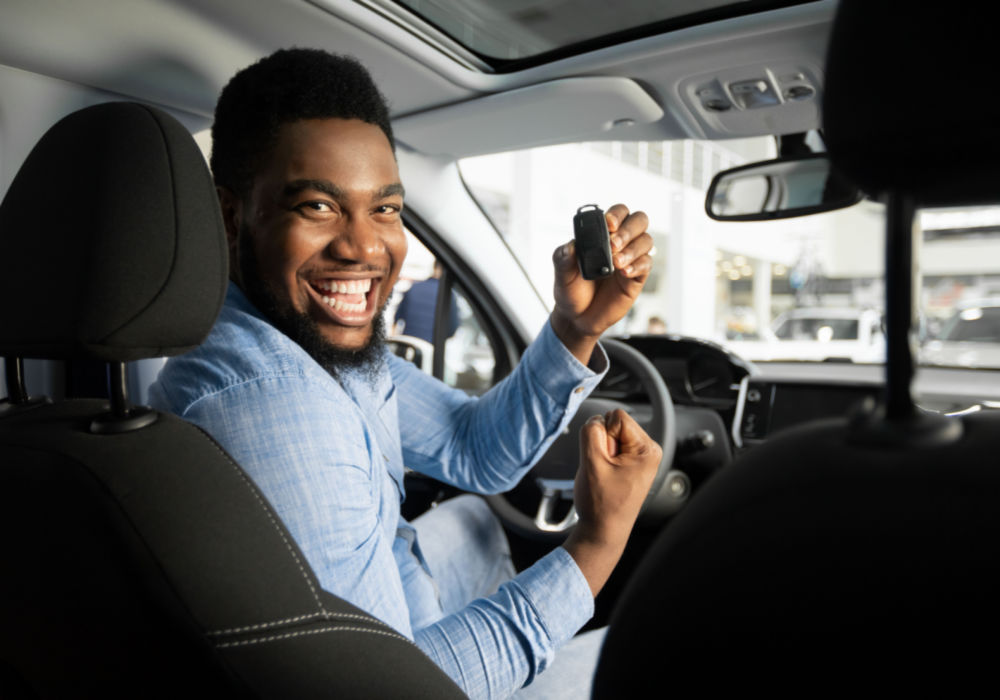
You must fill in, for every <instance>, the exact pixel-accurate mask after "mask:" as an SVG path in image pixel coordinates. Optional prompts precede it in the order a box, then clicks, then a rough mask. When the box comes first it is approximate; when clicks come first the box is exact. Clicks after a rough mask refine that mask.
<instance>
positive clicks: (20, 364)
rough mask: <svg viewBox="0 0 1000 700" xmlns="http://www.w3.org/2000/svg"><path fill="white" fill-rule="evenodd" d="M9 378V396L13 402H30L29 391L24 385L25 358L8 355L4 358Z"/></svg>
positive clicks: (5, 369)
mask: <svg viewBox="0 0 1000 700" xmlns="http://www.w3.org/2000/svg"><path fill="white" fill-rule="evenodd" d="M4 373H5V374H6V380H7V398H8V400H9V401H10V403H12V404H24V403H28V391H27V389H26V388H25V386H24V360H23V359H21V358H20V357H8V358H6V359H5V360H4Z"/></svg>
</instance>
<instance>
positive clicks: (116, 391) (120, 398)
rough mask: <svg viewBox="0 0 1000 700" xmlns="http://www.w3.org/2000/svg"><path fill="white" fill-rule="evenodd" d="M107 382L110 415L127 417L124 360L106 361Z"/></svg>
mask: <svg viewBox="0 0 1000 700" xmlns="http://www.w3.org/2000/svg"><path fill="white" fill-rule="evenodd" d="M108 382H109V387H108V390H109V392H108V393H109V396H110V398H111V415H112V416H114V417H115V418H128V415H129V405H128V380H127V378H126V376H125V363H124V362H109V363H108Z"/></svg>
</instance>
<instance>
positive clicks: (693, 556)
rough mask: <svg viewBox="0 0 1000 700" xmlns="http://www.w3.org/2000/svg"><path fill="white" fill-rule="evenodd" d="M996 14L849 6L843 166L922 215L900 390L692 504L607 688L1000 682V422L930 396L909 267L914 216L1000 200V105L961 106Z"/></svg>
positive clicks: (894, 343) (897, 358) (770, 689)
mask: <svg viewBox="0 0 1000 700" xmlns="http://www.w3.org/2000/svg"><path fill="white" fill-rule="evenodd" d="M984 19H985V18H984V17H983V16H981V15H979V14H978V13H977V12H974V11H969V10H968V8H959V7H944V8H943V7H941V6H939V5H929V4H926V3H923V4H909V5H907V6H906V7H905V8H904V7H901V6H899V5H898V4H892V3H878V2H876V3H873V2H866V1H865V0H841V2H840V4H839V5H838V9H837V16H836V19H835V21H834V25H833V30H832V34H831V38H830V44H829V48H828V56H827V69H826V75H827V81H826V85H825V94H824V110H823V119H824V130H825V131H824V133H825V136H826V141H827V145H828V148H829V150H830V156H831V158H832V159H833V160H834V162H835V163H837V164H838V165H839V166H840V167H841V169H842V170H843V172H844V173H845V174H847V175H848V176H849V177H851V178H852V179H854V180H855V181H856V182H858V184H859V185H861V186H862V188H863V189H864V190H865V191H866V192H867V193H868V194H871V195H878V196H880V197H884V198H886V200H887V201H888V202H889V208H890V211H891V212H895V213H897V214H898V213H899V212H904V213H906V212H908V213H909V214H908V215H903V216H897V215H894V214H892V213H890V217H889V223H888V225H887V228H888V231H887V237H888V239H889V241H890V243H889V245H888V248H887V265H888V269H889V270H895V272H896V274H897V275H898V276H890V275H889V274H887V277H886V280H887V282H886V286H887V308H888V307H893V309H892V310H894V312H895V313H894V316H893V318H892V319H890V321H891V323H890V328H889V329H888V330H889V336H890V347H889V352H888V361H887V367H886V375H887V389H889V388H894V390H887V392H886V400H885V405H884V406H882V407H880V408H879V409H878V410H877V411H876V412H874V413H859V414H858V415H857V416H855V417H853V418H848V417H844V418H843V419H838V420H831V421H826V422H820V423H815V424H808V425H803V426H802V427H800V428H797V429H793V430H790V431H787V432H785V433H782V434H779V435H776V436H774V437H772V438H770V439H769V440H768V441H767V442H766V443H765V444H763V445H760V446H757V447H753V448H751V449H750V450H749V451H748V452H747V453H745V454H743V455H742V456H741V457H739V458H738V459H737V460H735V461H734V463H733V464H732V465H731V466H730V467H728V468H727V469H726V470H724V471H722V472H720V473H718V474H717V475H716V476H715V477H714V478H713V479H712V480H711V481H710V482H709V483H707V484H706V485H705V486H704V487H703V488H702V490H701V491H700V492H698V493H696V494H695V495H694V497H693V498H692V499H691V501H690V503H689V505H688V506H687V508H686V510H685V511H684V512H682V513H681V514H680V515H679V516H678V518H677V519H676V520H675V521H674V522H673V523H672V524H671V525H670V526H669V527H668V528H667V529H666V530H665V531H664V532H663V533H662V534H661V536H660V537H659V539H658V540H657V542H656V543H655V545H654V546H653V547H652V549H651V551H650V552H649V553H648V555H647V557H646V559H645V560H644V561H643V563H642V565H641V567H640V569H639V571H638V572H637V574H636V575H635V576H634V578H633V579H632V580H631V581H630V584H629V586H628V589H627V590H626V592H625V594H624V595H623V596H622V598H621V600H620V602H619V605H618V607H617V609H616V610H615V612H614V614H613V616H612V620H611V623H610V627H609V631H608V635H607V638H606V641H605V646H604V649H603V652H602V656H601V659H600V663H599V667H598V671H597V676H596V680H595V687H594V696H595V697H601V698H603V697H623V696H629V694H630V693H632V694H634V695H635V696H637V697H640V696H643V693H646V692H655V691H657V690H668V691H671V692H677V691H681V692H683V690H685V689H692V690H696V691H698V692H700V693H702V694H706V695H710V694H712V693H713V691H717V692H733V691H736V692H741V693H745V692H749V691H751V690H757V691H764V692H766V693H768V694H770V695H775V694H777V695H783V696H787V695H792V694H794V695H796V696H807V697H808V696H811V695H815V694H817V693H827V692H829V691H832V690H838V691H845V692H852V693H856V692H858V691H859V690H861V689H866V690H868V691H869V692H878V691H879V690H891V692H893V693H894V694H901V693H906V692H908V691H909V692H917V693H921V694H923V693H927V692H934V691H935V690H940V689H941V688H948V690H949V691H950V692H951V693H952V694H959V695H961V694H963V690H968V689H971V688H977V687H978V686H979V685H981V684H983V683H989V682H992V680H993V678H992V676H993V663H994V662H993V651H994V649H995V645H994V644H993V643H992V641H991V640H989V639H988V638H986V637H985V636H984V635H986V634H990V632H989V631H991V630H993V629H995V628H996V627H997V624H998V623H1000V602H998V597H997V595H996V591H997V590H1000V507H998V504H1000V468H998V460H997V455H998V454H1000V415H998V414H996V413H979V414H974V415H970V416H967V417H964V418H962V419H945V418H944V417H941V416H930V415H927V414H924V413H922V412H921V411H920V410H919V409H917V408H916V407H915V406H913V404H912V401H911V400H910V397H909V383H910V380H911V372H910V364H909V363H910V362H911V359H912V358H911V357H910V355H909V345H908V343H909V333H910V331H911V327H910V324H911V320H912V315H913V314H912V309H911V308H910V307H909V306H908V300H909V296H908V295H909V293H910V291H909V290H910V289H912V286H911V285H912V270H911V269H910V268H909V267H908V265H907V264H906V262H902V264H900V262H901V260H905V257H902V258H901V257H900V256H905V255H908V251H909V250H911V249H909V248H907V245H906V244H907V240H908V238H911V237H912V235H913V234H912V225H911V224H912V214H913V211H914V210H915V208H916V207H919V206H922V205H931V206H941V205H959V204H961V205H965V204H970V203H976V202H989V201H994V202H995V201H996V200H998V199H1000V188H998V183H1000V151H998V144H1000V139H998V138H997V134H996V131H997V129H998V128H1000V127H998V125H1000V107H998V106H997V104H996V101H995V100H994V101H992V102H991V103H990V104H988V105H982V106H981V107H982V109H980V105H975V106H973V107H970V108H969V109H964V108H965V107H966V106H967V105H968V103H967V101H966V100H965V99H964V97H966V96H968V95H972V94H975V93H976V91H977V90H978V88H976V86H977V85H979V86H981V85H982V84H986V83H988V82H989V80H990V78H991V75H992V71H991V66H992V65H994V64H995V58H993V57H992V49H991V46H992V45H993V42H992V39H991V38H990V34H991V33H992V28H991V27H990V26H989V23H988V22H985V21H984ZM939 89H940V91H941V92H940V93H937V90H939ZM921 96H922V97H921ZM923 98H927V99H923ZM894 266H895V267H894ZM901 291H905V295H904V296H903V297H902V301H903V303H902V304H899V303H898V302H899V301H900V297H898V296H897V295H898V294H899V293H900V292H901ZM891 399H895V403H894V404H893V403H892V401H891Z"/></svg>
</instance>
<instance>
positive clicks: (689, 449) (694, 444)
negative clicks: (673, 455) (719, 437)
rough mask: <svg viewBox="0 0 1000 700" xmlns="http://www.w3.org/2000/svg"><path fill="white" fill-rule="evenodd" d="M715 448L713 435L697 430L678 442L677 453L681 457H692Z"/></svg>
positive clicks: (709, 431)
mask: <svg viewBox="0 0 1000 700" xmlns="http://www.w3.org/2000/svg"><path fill="white" fill-rule="evenodd" d="M714 446H715V434H714V433H713V432H712V431H711V430H698V431H695V432H693V433H691V434H690V435H688V436H687V437H686V438H684V439H683V440H681V441H680V443H678V445H677V451H678V453H679V454H681V455H693V454H697V453H698V452H703V451H705V450H708V449H711V448H712V447H714Z"/></svg>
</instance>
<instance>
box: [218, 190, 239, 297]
mask: <svg viewBox="0 0 1000 700" xmlns="http://www.w3.org/2000/svg"><path fill="white" fill-rule="evenodd" d="M215 192H216V194H217V195H218V197H219V207H220V208H221V209H222V223H223V226H224V227H225V229H226V242H227V243H228V245H229V276H230V278H231V279H232V280H233V281H234V282H236V283H237V284H239V270H240V264H239V234H240V225H241V224H242V221H243V200H242V199H240V198H239V197H237V196H236V194H235V193H234V192H233V191H232V190H231V189H229V188H228V187H221V186H220V187H216V188H215Z"/></svg>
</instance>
